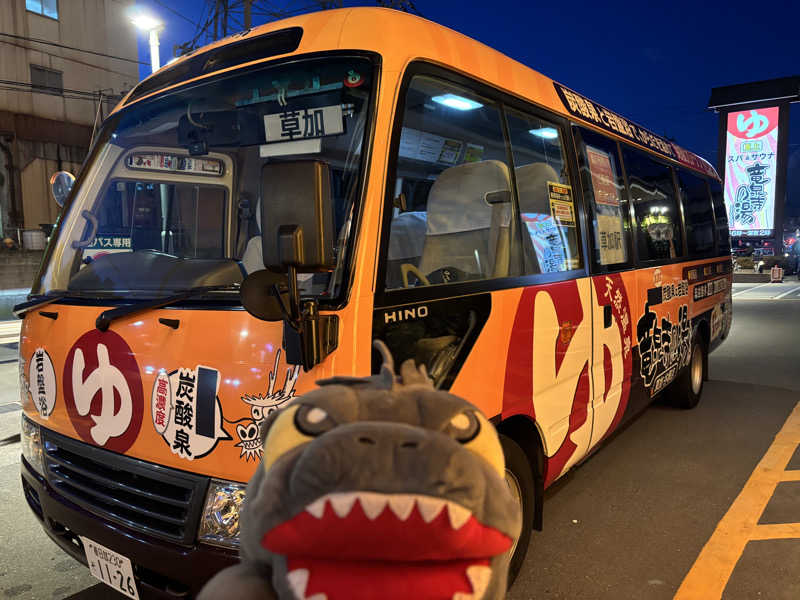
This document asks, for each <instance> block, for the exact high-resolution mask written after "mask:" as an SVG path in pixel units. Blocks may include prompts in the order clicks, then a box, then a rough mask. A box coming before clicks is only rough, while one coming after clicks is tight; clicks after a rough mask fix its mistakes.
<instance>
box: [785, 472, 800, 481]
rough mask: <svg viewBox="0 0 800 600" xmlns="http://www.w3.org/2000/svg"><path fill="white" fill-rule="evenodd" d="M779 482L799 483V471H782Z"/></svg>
mask: <svg viewBox="0 0 800 600" xmlns="http://www.w3.org/2000/svg"><path fill="white" fill-rule="evenodd" d="M781 481H800V471H784V472H783V476H782V477H781Z"/></svg>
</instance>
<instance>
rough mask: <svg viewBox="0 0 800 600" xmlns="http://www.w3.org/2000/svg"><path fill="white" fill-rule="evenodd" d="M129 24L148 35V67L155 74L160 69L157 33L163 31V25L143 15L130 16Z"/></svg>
mask: <svg viewBox="0 0 800 600" xmlns="http://www.w3.org/2000/svg"><path fill="white" fill-rule="evenodd" d="M131 23H133V24H134V25H135V26H136V27H137V28H139V29H141V30H142V31H146V32H147V33H148V34H150V66H151V68H152V70H153V73H155V72H156V71H158V69H159V68H160V67H161V59H160V58H159V56H158V32H159V31H161V30H162V29H164V23H162V22H161V21H159V20H158V19H156V18H155V17H153V16H151V15H148V14H145V13H138V14H135V15H132V16H131Z"/></svg>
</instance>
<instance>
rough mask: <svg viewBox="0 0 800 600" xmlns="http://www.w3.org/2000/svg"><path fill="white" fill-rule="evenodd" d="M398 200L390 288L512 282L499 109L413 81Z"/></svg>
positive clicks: (441, 85) (437, 84)
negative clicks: (495, 280)
mask: <svg viewBox="0 0 800 600" xmlns="http://www.w3.org/2000/svg"><path fill="white" fill-rule="evenodd" d="M392 200H393V202H392V211H393V212H392V219H391V224H390V231H389V250H388V254H387V262H386V289H397V288H403V287H415V286H419V285H436V284H446V283H455V282H460V281H472V280H482V279H490V278H494V277H504V276H506V275H507V274H508V256H509V249H508V245H509V240H510V235H509V233H508V232H509V226H510V221H511V181H510V175H509V168H508V165H507V164H506V147H505V142H504V139H503V129H502V125H501V121H500V111H499V108H498V107H497V106H496V104H494V103H493V102H492V101H490V100H488V99H486V98H483V97H481V96H478V95H476V94H475V93H473V92H471V91H468V90H466V89H463V88H460V87H456V86H455V85H453V84H450V83H446V82H444V81H440V80H437V79H434V78H432V77H429V76H422V75H419V76H416V77H414V79H413V80H412V81H411V85H410V86H409V89H408V93H407V96H406V100H405V113H404V115H403V124H402V131H401V135H400V148H399V151H398V157H397V179H396V181H395V186H394V198H393V199H392Z"/></svg>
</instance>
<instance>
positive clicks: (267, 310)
mask: <svg viewBox="0 0 800 600" xmlns="http://www.w3.org/2000/svg"><path fill="white" fill-rule="evenodd" d="M239 295H240V296H241V298H242V306H244V308H245V310H246V311H247V312H249V313H250V314H251V315H253V316H254V317H255V318H256V319H261V320H262V321H282V320H283V319H285V318H286V314H287V311H288V307H289V282H288V279H287V277H286V275H284V274H281V273H272V272H270V271H266V270H263V269H262V270H261V271H255V272H253V273H250V274H249V275H248V276H247V277H245V279H244V281H243V282H242V286H241V288H239Z"/></svg>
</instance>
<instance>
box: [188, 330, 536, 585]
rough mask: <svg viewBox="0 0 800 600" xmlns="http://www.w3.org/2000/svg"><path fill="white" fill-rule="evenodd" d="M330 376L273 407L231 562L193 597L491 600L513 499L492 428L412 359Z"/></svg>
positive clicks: (504, 559)
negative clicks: (237, 556)
mask: <svg viewBox="0 0 800 600" xmlns="http://www.w3.org/2000/svg"><path fill="white" fill-rule="evenodd" d="M376 347H377V348H378V349H379V351H380V352H381V353H382V355H383V360H384V363H383V367H382V369H381V373H380V374H379V375H376V376H373V377H370V378H365V379H360V378H347V377H336V378H332V379H327V380H323V381H320V382H319V385H320V387H319V388H318V389H315V390H313V391H311V392H309V393H307V394H304V395H302V396H299V397H297V398H295V399H293V400H292V401H290V402H289V403H287V404H286V405H285V407H284V408H282V409H281V410H280V411H277V412H275V413H273V414H272V415H270V417H269V419H268V420H267V421H266V423H265V425H264V432H263V439H264V453H263V457H264V458H263V462H262V464H261V466H260V467H259V468H258V470H257V471H256V473H255V475H254V476H253V478H252V479H251V480H250V483H249V485H248V488H247V495H246V500H245V503H244V506H243V509H242V513H241V519H240V526H241V528H240V531H241V533H240V540H241V563H240V564H238V565H236V566H233V567H229V568H228V569H225V570H224V571H221V572H220V573H218V574H217V575H216V576H215V577H214V578H213V579H212V580H211V581H210V582H209V583H208V584H207V585H206V587H205V588H204V589H203V591H202V593H201V594H200V598H201V600H209V599H216V598H237V599H242V600H251V599H252V600H256V599H258V600H266V599H272V598H278V599H280V600H367V599H375V600H378V599H380V600H433V599H437V600H438V599H446V600H480V599H482V600H494V599H498V598H503V597H504V595H505V592H506V580H507V575H508V563H509V559H510V550H511V549H512V548H513V546H514V544H515V541H516V540H517V538H518V536H519V531H520V527H521V515H520V508H519V505H518V504H517V502H515V500H514V498H513V497H512V495H511V493H510V492H509V490H508V487H507V485H506V482H505V480H504V472H505V471H504V469H505V466H504V459H503V451H502V448H501V446H500V441H499V439H498V437H497V433H496V431H495V429H494V427H493V426H492V425H491V424H490V423H489V421H487V420H486V418H485V417H484V416H483V415H482V414H481V413H480V412H479V411H478V409H477V408H475V407H474V406H473V405H472V404H470V403H468V402H466V401H464V400H462V399H461V398H459V397H457V396H454V395H452V394H450V393H448V392H443V391H437V390H435V389H434V388H433V386H432V384H431V380H430V379H429V378H428V376H427V374H426V373H425V370H424V367H422V368H419V369H418V368H417V367H416V366H415V365H414V363H413V361H412V360H409V361H406V362H405V363H403V365H402V366H401V372H400V376H399V377H398V376H396V375H395V373H394V365H393V362H392V358H391V356H390V354H389V352H388V350H387V349H386V347H385V346H384V345H383V344H382V343H380V342H376Z"/></svg>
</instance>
